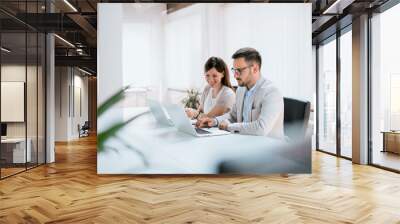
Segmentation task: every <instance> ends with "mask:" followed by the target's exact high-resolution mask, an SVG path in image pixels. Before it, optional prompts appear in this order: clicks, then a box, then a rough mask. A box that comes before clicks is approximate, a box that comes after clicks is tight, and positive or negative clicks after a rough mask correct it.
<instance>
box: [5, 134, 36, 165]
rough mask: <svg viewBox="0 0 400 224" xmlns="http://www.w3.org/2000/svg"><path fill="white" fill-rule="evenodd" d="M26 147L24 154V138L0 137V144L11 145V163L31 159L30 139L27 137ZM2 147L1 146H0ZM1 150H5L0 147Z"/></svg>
mask: <svg viewBox="0 0 400 224" xmlns="http://www.w3.org/2000/svg"><path fill="white" fill-rule="evenodd" d="M27 142H28V144H27V147H26V154H25V138H6V139H1V144H2V145H4V146H5V147H13V148H12V151H13V152H12V157H13V159H12V163H25V159H27V160H26V161H27V162H30V161H31V157H32V156H31V155H32V154H31V145H32V141H31V139H30V138H27ZM2 147H3V146H2ZM2 151H5V150H3V149H2Z"/></svg>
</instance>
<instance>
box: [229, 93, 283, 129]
mask: <svg viewBox="0 0 400 224" xmlns="http://www.w3.org/2000/svg"><path fill="white" fill-rule="evenodd" d="M282 114H283V97H282V95H281V94H280V93H279V91H278V90H274V91H271V92H270V93H267V95H266V96H264V98H263V100H262V103H261V112H260V115H259V117H258V119H257V120H255V121H252V122H243V123H233V124H229V125H228V130H229V131H231V132H239V133H240V134H247V135H263V136H265V135H268V134H269V132H270V131H271V130H272V128H273V127H274V125H275V124H276V122H277V121H278V119H279V117H280V116H281V115H282Z"/></svg>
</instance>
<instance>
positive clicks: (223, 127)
mask: <svg viewBox="0 0 400 224" xmlns="http://www.w3.org/2000/svg"><path fill="white" fill-rule="evenodd" d="M228 125H229V123H228V122H226V121H222V122H221V123H220V124H219V127H218V128H219V129H221V130H225V131H227V130H228Z"/></svg>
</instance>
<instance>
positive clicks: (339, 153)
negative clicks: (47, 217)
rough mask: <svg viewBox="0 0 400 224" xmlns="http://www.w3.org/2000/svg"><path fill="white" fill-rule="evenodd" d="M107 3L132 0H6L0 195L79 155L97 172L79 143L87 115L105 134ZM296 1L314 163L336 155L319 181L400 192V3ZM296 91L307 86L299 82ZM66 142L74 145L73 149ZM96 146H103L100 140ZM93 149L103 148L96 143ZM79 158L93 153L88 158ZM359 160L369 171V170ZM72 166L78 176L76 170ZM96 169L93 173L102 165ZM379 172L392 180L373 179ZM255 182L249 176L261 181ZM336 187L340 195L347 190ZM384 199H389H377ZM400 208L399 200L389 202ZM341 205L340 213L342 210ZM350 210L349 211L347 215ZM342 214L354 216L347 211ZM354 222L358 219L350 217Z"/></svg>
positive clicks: (1, 34) (1, 5) (171, 10)
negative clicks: (102, 67) (103, 10)
mask: <svg viewBox="0 0 400 224" xmlns="http://www.w3.org/2000/svg"><path fill="white" fill-rule="evenodd" d="M102 2H105V3H111V2H115V3H118V2H126V1H111V0H109V1H99V0H87V1H78V0H62V1H61V0H60V1H57V0H41V1H39V0H2V1H1V2H0V40H1V41H0V45H1V56H0V65H1V74H0V77H1V78H0V81H1V87H0V88H1V106H0V110H1V118H0V119H1V129H2V143H1V145H0V178H1V181H0V185H1V186H2V188H1V189H0V191H4V192H8V191H7V190H5V189H9V188H7V183H9V182H13V181H14V180H15V181H17V182H18V181H19V182H24V181H26V183H28V182H29V181H28V180H29V177H32V178H33V177H35V178H37V176H38V175H39V176H40V175H41V173H39V174H38V173H35V170H39V171H37V172H43V171H42V169H46V171H45V172H47V173H46V175H50V176H51V174H52V172H53V175H60V174H56V172H55V171H54V170H56V168H54V167H57V163H59V164H68V162H70V163H71V164H72V165H65V166H66V167H68V166H75V167H81V166H79V165H78V164H77V163H74V161H71V160H74V159H76V161H79V162H82V163H83V162H87V161H88V160H93V163H88V165H86V166H84V168H82V169H88V170H90V169H91V168H90V167H92V166H96V165H95V157H94V156H93V155H92V156H91V157H85V154H82V152H84V151H85V150H84V147H80V146H79V144H84V143H82V142H81V141H82V140H83V141H85V138H79V135H80V130H79V129H81V127H82V126H83V125H84V123H85V121H88V123H89V124H90V125H89V126H90V128H89V132H90V134H92V135H95V134H96V130H97V127H96V125H97V124H96V107H97V104H98V103H97V98H96V97H97V92H98V91H102V90H101V88H98V86H97V78H96V77H97V48H98V47H101V46H98V45H97V42H98V40H97V22H98V19H99V18H97V13H98V8H97V6H98V3H102ZM246 2H248V1H246ZM250 2H251V1H250ZM257 2H258V1H257ZM267 2H268V3H276V2H280V1H275V0H271V1H267ZM292 2H293V4H295V3H309V4H311V8H312V15H311V21H310V23H311V24H312V33H311V35H312V48H313V55H312V60H313V66H312V71H310V74H312V75H311V76H310V77H314V78H313V79H309V80H307V81H306V80H304V81H303V80H302V79H300V80H299V81H298V85H304V86H308V87H309V88H310V89H312V90H313V91H312V101H311V102H312V113H311V117H310V123H311V124H310V126H311V127H312V131H313V133H314V148H313V149H315V151H317V152H314V154H313V159H316V160H317V161H320V159H321V158H326V157H325V156H326V155H327V154H329V156H330V157H327V158H331V157H332V158H335V160H329V161H330V162H328V163H322V162H321V164H322V165H321V164H320V163H318V164H313V167H314V168H315V167H319V168H318V171H317V172H318V177H316V178H317V179H318V178H320V179H318V180H319V181H322V182H323V183H325V182H324V181H327V182H328V184H326V185H323V187H326V188H327V189H331V190H332V189H333V188H335V187H338V186H340V183H341V181H343V178H344V177H348V176H350V177H352V175H353V174H354V175H359V176H357V178H358V179H360V178H361V179H362V178H365V182H363V183H361V184H360V183H357V184H355V183H354V182H346V183H345V185H346V184H349V185H352V184H355V186H357V187H360V186H361V185H362V187H365V188H367V189H368V190H371V191H368V194H369V193H371V194H374V193H376V194H378V192H381V191H380V190H382V189H383V190H382V192H381V193H382V194H387V195H392V196H393V195H397V194H398V193H397V192H396V191H395V190H393V189H396V186H397V187H398V185H396V181H395V180H396V178H398V176H395V178H392V176H391V173H386V172H384V170H389V171H391V172H394V173H399V172H400V154H399V153H400V152H399V133H398V132H396V130H399V129H400V103H399V102H400V101H399V100H398V99H399V96H400V67H399V65H398V62H397V59H398V54H397V53H398V52H400V43H399V41H398V40H399V39H400V38H399V37H400V31H399V28H398V25H397V24H399V21H400V4H399V3H398V1H396V0H366V1H364V0H363V1H359V0H347V1H345V0H311V1H308V0H304V1H303V0H299V1H292ZM165 4H166V8H167V11H166V13H167V14H171V15H174V14H175V15H179V13H180V12H182V11H180V10H182V9H185V8H186V9H187V10H190V9H191V8H195V7H196V4H195V3H184V4H177V3H165ZM258 4H260V3H258ZM184 22H185V23H184ZM184 22H182V23H183V24H180V25H182V26H185V27H189V26H190V22H195V19H194V18H192V19H188V20H186V19H185V20H184ZM186 22H187V23H188V24H186ZM188 29H189V28H188ZM196 32H197V31H196ZM115 44H116V45H117V44H120V43H118V42H116V43H115ZM131 44H132V45H135V43H131ZM147 44H148V43H147ZM279 47H282V48H284V47H285V46H278V48H279ZM115 56H116V57H118V55H115ZM227 57H229V55H227ZM150 66H151V65H150ZM139 69H141V68H139ZM120 72H122V71H120ZM194 74H196V75H195V76H196V78H199V77H201V76H198V71H197V70H196V71H195V73H194ZM184 80H185V82H184V83H182V86H180V87H184V88H185V87H190V84H191V83H194V82H196V81H195V80H190V79H184ZM144 86H145V83H143V84H140V85H138V88H133V89H132V91H133V96H132V98H131V99H132V102H133V104H136V103H140V100H141V99H142V98H141V97H142V96H143V95H145V92H146V88H144V89H143V87H144ZM294 88H296V89H297V88H298V89H300V88H299V87H298V86H295V87H294ZM310 89H307V90H306V91H309V90H310ZM177 92H179V91H177ZM141 93H142V94H143V95H141ZM135 96H138V98H135ZM136 101H138V102H136ZM78 124H79V129H78ZM7 141H8V142H7ZM66 141H69V142H70V143H71V147H68V144H69V143H65V142H66ZM73 142H79V143H73ZM88 142H92V144H93V142H94V144H95V140H93V139H92V140H88ZM66 144H67V146H65V145H66ZM75 148H76V149H75ZM78 150H80V151H78ZM91 150H94V151H95V149H94V148H93V147H92V148H91ZM85 152H86V151H85ZM74 155H75V156H74ZM81 157H84V158H85V159H83V160H80V158H81ZM57 158H60V159H57ZM68 158H69V159H68ZM336 158H337V159H336ZM57 160H58V161H57ZM347 160H349V162H350V161H351V162H353V163H352V165H350V166H347V165H343V163H345V162H343V161H347ZM44 164H48V165H44ZM356 164H363V165H366V166H367V167H368V168H367V169H363V168H360V166H357V165H356ZM43 165H44V166H43ZM48 166H49V167H48ZM320 166H321V167H320ZM35 167H37V168H35ZM52 167H53V168H52ZM371 167H373V169H372V168H371ZM31 168H35V169H31ZM370 168H371V169H370ZM63 169H67V168H63ZM26 171H28V172H26ZM313 171H315V170H313ZM74 172H75V171H74ZM74 172H72V174H73V175H76V173H74ZM92 172H93V173H95V169H94V170H92ZM324 172H325V173H324ZM338 172H339V173H338ZM342 172H343V175H342ZM358 172H360V173H358ZM363 172H365V173H363ZM383 172H384V173H383ZM349 173H350V174H349ZM375 173H376V174H377V175H388V176H385V177H384V178H383V177H382V178H380V177H381V176H379V177H377V179H374V177H375V176H374V174H375ZM324 174H326V175H324ZM85 175H87V176H90V177H91V178H96V176H94V175H89V174H83V175H82V177H85ZM396 175H397V174H396ZM328 176H329V177H330V178H335V177H336V176H337V179H334V180H332V179H329V178H328ZM370 177H371V178H370ZM18 178H23V180H24V181H20V179H18ZM40 178H42V177H41V176H40ZM40 178H38V179H40ZM298 178H303V177H300V176H299V177H298ZM323 178H327V179H323ZM357 178H356V179H357ZM369 178H370V179H369ZM289 179H290V178H289ZM113 180H115V181H116V180H117V179H113ZM118 180H121V179H118ZM296 180H299V179H296ZM176 181H177V182H180V181H182V180H176ZM206 181H207V180H206ZM252 181H253V180H249V182H251V183H255V182H252ZM353 181H356V180H353ZM389 182H392V183H393V184H394V185H393V186H392V185H390V183H389ZM13 183H15V182H13ZM319 184H321V182H319ZM381 184H382V185H381ZM385 184H386V185H385ZM389 185H390V186H391V187H390V186H389ZM283 186H286V185H283ZM323 187H322V188H323ZM346 187H348V185H346ZM369 187H370V188H369ZM21 188H22V187H21ZM335 189H336V188H335ZM338 189H339V190H338V191H340V190H341V189H343V188H340V187H338ZM397 189H398V188H397ZM292 190H294V189H292ZM346 190H348V189H347V188H346ZM386 190H388V191H386ZM338 191H335V193H336V194H340V193H338ZM346 192H347V191H346ZM330 193H331V192H330V191H328V194H330ZM8 196H10V195H8ZM347 196H348V195H347ZM310 197H311V196H310ZM377 198H378V199H377ZM379 198H382V197H381V196H379V197H376V198H375V199H377V200H379ZM3 199H4V201H6V199H5V198H2V200H3ZM366 200H367V199H366ZM383 200H385V199H383ZM357 202H359V201H357ZM386 202H388V201H386ZM388 203H389V204H390V203H395V202H392V201H390V202H388ZM396 205H397V204H392V207H391V208H394V207H396ZM3 206H4V205H3ZM372 207H373V206H372ZM388 207H390V206H388ZM388 207H386V208H385V210H379V209H378V210H377V211H376V213H374V212H372V213H373V214H375V215H376V216H371V217H372V218H374V217H375V218H376V217H379V214H380V215H382V217H392V219H391V218H387V219H386V221H387V222H390V221H391V222H396V221H398V218H399V217H398V215H396V213H395V212H388V210H390V208H388ZM7 211H8V210H6V209H5V210H3V212H7ZM334 211H339V210H338V209H336V208H335V209H334ZM397 211H398V209H397ZM320 212H321V211H320ZM322 213H323V214H325V213H324V212H322ZM342 214H343V216H346V215H348V214H347V213H346V212H344V213H342ZM386 215H387V216H386ZM349 216H350V215H349ZM327 217H331V218H332V217H336V216H327ZM346 217H347V216H346ZM371 217H370V218H371ZM393 217H395V218H393ZM335 220H336V221H338V220H339V221H349V220H348V219H345V218H343V217H342V218H337V219H335ZM354 220H355V219H350V222H351V221H354ZM380 221H385V219H381V220H380Z"/></svg>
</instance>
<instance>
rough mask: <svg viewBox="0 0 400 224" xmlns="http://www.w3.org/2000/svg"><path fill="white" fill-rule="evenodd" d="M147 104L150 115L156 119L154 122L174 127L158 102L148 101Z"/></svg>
mask: <svg viewBox="0 0 400 224" xmlns="http://www.w3.org/2000/svg"><path fill="white" fill-rule="evenodd" d="M147 103H148V105H149V107H150V111H151V113H152V114H153V116H154V118H155V119H156V121H157V122H158V123H159V124H161V125H165V126H174V124H173V122H172V121H171V119H170V118H169V117H168V116H167V114H166V112H165V110H164V107H163V106H162V105H161V103H160V102H158V101H156V100H151V99H148V100H147Z"/></svg>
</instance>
